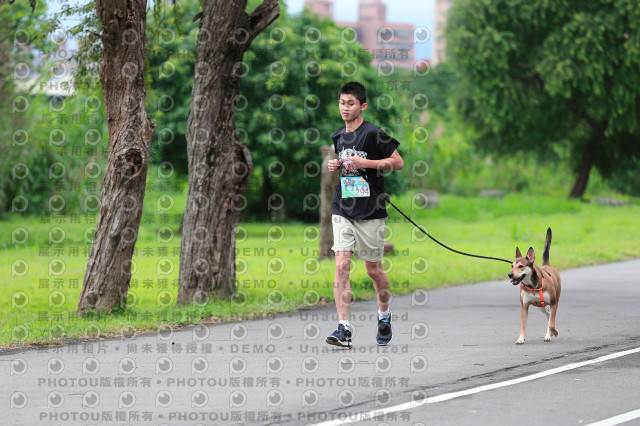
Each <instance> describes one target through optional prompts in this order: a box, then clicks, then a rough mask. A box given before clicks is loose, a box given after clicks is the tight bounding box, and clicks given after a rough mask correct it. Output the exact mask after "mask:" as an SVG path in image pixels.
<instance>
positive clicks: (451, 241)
mask: <svg viewBox="0 0 640 426" xmlns="http://www.w3.org/2000/svg"><path fill="white" fill-rule="evenodd" d="M162 194H165V192H161V191H159V190H157V189H156V190H153V191H148V192H147V195H146V197H145V207H144V214H143V219H142V225H141V228H140V232H139V236H138V241H137V245H136V250H137V252H136V254H135V255H134V258H133V260H134V262H135V267H134V270H135V272H134V273H133V276H132V278H133V280H132V285H131V288H130V296H129V299H128V301H129V303H130V307H128V308H127V309H126V310H125V311H123V312H120V313H118V314H114V315H110V316H104V317H97V318H77V317H76V316H75V311H76V306H77V299H78V296H79V294H80V290H81V286H82V278H83V274H84V268H85V263H86V261H87V257H88V252H89V250H90V243H89V242H88V241H87V240H85V232H89V233H90V230H89V231H87V229H89V228H91V227H92V226H94V225H95V221H96V219H97V215H96V217H94V218H91V217H85V216H84V215H80V216H61V217H52V218H51V221H50V223H43V220H42V217H27V218H25V217H19V216H17V215H13V216H7V217H6V218H5V220H3V221H1V222H0V230H1V231H2V232H1V235H2V240H1V241H0V256H1V257H0V276H1V277H2V286H3V295H4V296H3V297H2V298H0V347H10V346H20V345H27V344H57V343H60V342H62V341H63V340H62V339H64V338H81V337H86V336H116V335H121V334H127V333H130V332H131V330H133V329H135V332H136V333H139V332H141V331H149V330H155V329H157V328H158V327H163V326H165V325H168V326H170V327H176V326H179V325H181V324H185V323H196V322H212V321H228V320H238V319H246V318H252V317H254V316H264V315H268V314H269V313H273V312H290V311H294V310H296V309H298V308H300V307H302V306H305V305H318V304H323V303H329V304H331V303H332V300H333V291H332V284H331V283H332V279H333V268H334V265H333V261H332V260H323V261H320V262H318V261H317V260H316V259H317V250H318V241H317V240H316V239H315V236H316V235H317V226H316V225H314V224H301V223H278V224H273V223H262V224H261V223H241V224H240V226H239V230H238V243H237V246H238V247H237V262H238V276H237V278H238V290H239V293H238V295H237V297H236V298H234V299H232V300H212V301H210V302H209V303H208V304H206V305H204V306H190V307H182V308H177V307H175V298H176V294H177V284H178V267H179V257H178V255H179V250H180V235H179V234H178V233H177V231H178V229H179V226H180V216H179V214H180V212H181V210H182V209H183V207H184V204H185V201H186V193H185V192H184V191H182V192H177V193H173V192H171V193H169V194H170V196H171V197H172V198H173V201H174V203H173V207H172V208H171V209H169V210H167V211H165V212H163V211H161V210H159V209H158V204H157V201H158V199H159V198H160V197H161V196H162ZM394 202H396V204H397V205H398V206H399V207H401V208H402V209H403V210H405V211H406V212H407V213H408V214H409V216H411V217H412V218H413V219H414V220H416V222H418V223H419V224H420V225H421V226H424V227H425V228H426V229H427V230H428V232H430V233H431V234H432V235H433V236H434V237H436V238H438V239H440V240H441V241H442V242H444V243H445V244H448V245H450V246H452V247H454V248H456V249H458V250H462V251H466V252H471V253H476V254H482V255H487V256H496V257H502V258H506V259H512V258H513V256H514V253H515V247H516V246H520V248H521V249H523V251H524V250H526V249H527V248H528V247H529V246H533V247H534V249H536V250H537V255H538V257H540V256H541V254H542V253H541V249H542V245H543V242H544V235H545V231H546V229H547V227H551V228H552V229H553V244H552V247H551V263H552V264H553V265H554V266H556V267H558V268H559V269H565V268H568V267H574V266H580V265H590V264H596V263H602V262H611V261H616V260H621V259H629V258H635V257H640V244H638V242H639V241H640V228H639V227H638V226H637V223H638V219H640V206H639V205H638V202H637V201H635V203H634V205H632V206H627V207H619V208H611V207H604V206H599V205H592V204H588V203H584V202H580V201H575V200H574V201H570V200H566V199H564V198H558V197H538V196H536V197H527V196H524V195H508V196H506V197H505V199H503V200H496V199H479V198H460V197H455V196H441V197H440V206H439V207H438V208H436V209H433V210H426V209H421V208H414V207H412V205H413V204H414V203H413V202H412V198H411V195H404V196H401V197H398V198H396V199H395V200H394ZM160 213H166V216H161V215H160ZM389 213H390V218H389V222H388V225H389V229H388V233H387V235H388V239H389V240H390V241H391V242H393V243H394V245H395V252H394V253H393V254H391V255H389V256H387V257H385V260H384V266H385V268H386V269H387V271H388V273H389V277H390V279H391V291H392V293H394V294H403V293H408V292H411V291H412V290H413V289H416V288H435V287H442V286H447V285H453V284H459V283H468V282H477V281H484V280H494V279H505V290H504V291H512V289H511V288H510V286H508V285H507V280H506V274H507V273H508V271H509V265H506V264H504V263H499V262H493V261H486V260H480V259H472V258H468V257H463V256H459V255H456V254H453V253H451V252H449V251H446V250H444V249H442V248H441V247H439V246H437V245H436V244H435V243H433V242H432V241H430V240H428V239H425V237H424V236H423V235H422V234H420V233H419V232H417V231H415V230H414V229H413V227H412V226H411V225H410V224H408V223H406V221H405V220H404V219H403V218H402V217H401V216H400V215H399V214H398V213H397V212H395V211H394V210H393V209H391V208H390V209H389ZM57 226H58V227H60V228H62V229H63V230H64V231H65V233H66V237H65V239H64V241H62V242H61V243H60V244H50V243H49V233H50V229H51V228H53V227H57ZM163 226H167V227H169V228H170V229H171V230H172V231H173V233H174V236H173V239H172V240H171V241H169V242H166V243H162V242H159V241H158V232H157V230H158V229H159V228H161V227H163ZM16 228H25V229H26V230H28V233H29V238H28V241H27V242H25V243H22V244H12V233H13V232H14V229H16ZM18 236H20V235H18ZM20 259H23V260H25V261H26V262H28V265H29V266H28V271H27V272H26V273H25V274H24V275H21V276H14V275H15V274H14V268H13V266H12V265H13V264H14V262H16V261H19V260H20ZM56 259H60V260H61V261H63V262H64V264H65V270H64V272H63V273H61V274H60V275H54V274H53V272H55V271H53V270H51V268H52V266H51V265H52V262H53V263H55V262H57V260H56ZM166 259H169V260H170V261H171V262H173V265H174V267H173V271H172V272H171V273H169V274H167V275H163V274H160V273H159V272H158V263H159V262H160V261H166ZM427 265H428V267H427ZM53 266H54V269H55V265H53ZM352 271H353V272H352V286H353V288H354V293H355V297H356V298H357V299H368V298H371V297H373V296H374V292H373V288H372V284H371V280H370V279H369V278H368V276H367V275H366V272H365V268H364V263H363V262H361V261H356V262H355V265H354V268H353V269H352ZM22 293H24V294H22ZM24 295H26V296H27V297H28V303H27V304H26V305H24V306H22V305H21V304H20V303H18V305H15V303H14V302H21V301H22V300H21V297H22V296H24ZM62 298H64V301H62Z"/></svg>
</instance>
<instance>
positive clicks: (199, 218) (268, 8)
mask: <svg viewBox="0 0 640 426" xmlns="http://www.w3.org/2000/svg"><path fill="white" fill-rule="evenodd" d="M246 6H247V2H246V0H240V1H237V2H229V1H222V0H218V1H213V0H209V1H206V0H205V1H204V2H203V10H202V15H200V16H201V20H200V34H199V37H198V43H197V46H196V66H195V69H196V72H195V77H194V84H193V90H192V92H191V102H190V105H189V118H188V122H187V131H186V138H187V156H188V159H189V190H188V194H187V205H186V208H185V211H184V215H183V218H182V242H181V249H180V278H179V288H178V304H179V305H186V304H189V303H192V302H195V303H197V304H201V303H205V302H207V301H208V300H209V299H210V297H211V296H214V295H215V296H217V297H221V298H225V297H228V296H229V295H231V294H232V293H233V292H234V291H235V290H236V285H235V244H236V242H235V240H236V230H237V225H238V220H239V218H240V212H241V210H242V209H243V208H244V207H245V204H246V200H245V198H244V193H245V191H246V189H247V185H248V183H249V177H250V176H251V172H252V171H253V162H252V161H251V153H250V152H249V149H248V148H247V147H246V146H245V145H244V144H243V143H241V142H239V141H238V139H237V138H236V126H235V106H236V101H237V97H238V94H239V88H240V77H241V76H242V75H244V73H245V72H246V70H245V69H244V68H243V64H242V58H243V56H244V53H245V52H246V51H247V50H248V49H249V46H250V45H251V42H252V41H253V39H254V38H255V37H256V36H257V35H258V34H260V32H261V31H262V30H264V29H265V28H266V27H267V26H268V25H269V24H270V23H271V22H273V21H274V20H275V19H276V18H277V17H278V15H279V14H280V8H279V5H278V1H277V0H265V1H264V2H263V3H262V4H261V5H260V6H259V7H258V8H257V9H256V10H254V11H253V12H252V13H251V14H250V15H249V14H247V13H246Z"/></svg>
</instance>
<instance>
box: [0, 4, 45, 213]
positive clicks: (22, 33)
mask: <svg viewBox="0 0 640 426" xmlns="http://www.w3.org/2000/svg"><path fill="white" fill-rule="evenodd" d="M32 6H33V5H30V4H28V3H26V2H18V3H13V4H9V5H3V6H2V7H0V110H2V111H6V112H7V113H6V114H5V116H4V117H3V122H2V125H0V141H2V142H0V148H1V151H0V153H1V155H0V213H1V212H2V211H3V210H10V209H11V206H12V204H13V202H14V198H15V197H16V195H25V194H28V189H25V188H29V189H30V188H32V187H33V185H34V183H35V181H37V180H40V181H42V180H44V179H45V176H46V173H42V174H40V173H39V171H38V167H39V166H40V165H41V164H42V162H43V161H44V157H41V156H40V155H41V153H39V152H37V150H36V149H35V148H34V143H33V141H34V140H39V139H42V140H48V134H47V137H46V138H45V137H43V135H42V134H41V133H40V134H38V133H36V132H34V129H33V126H34V120H35V119H36V117H37V116H38V112H37V111H39V106H38V103H39V102H40V100H39V99H37V98H34V97H33V96H32V89H34V88H37V87H38V85H39V83H40V82H41V81H42V80H43V79H44V78H46V76H47V70H48V68H47V66H46V65H47V60H48V59H49V53H50V52H52V51H54V50H53V43H52V42H51V40H50V39H49V38H48V35H49V32H50V30H51V27H50V25H49V23H48V22H46V21H45V20H44V18H45V16H46V12H47V6H46V3H45V2H38V4H37V6H36V7H35V8H32ZM30 160H31V161H30ZM29 170H31V171H32V172H33V173H29ZM25 173H26V176H25V178H24V179H19V178H17V177H18V176H19V177H22V176H23V175H25ZM39 195H42V194H39ZM36 204H37V203H36ZM16 207H17V208H18V209H21V208H23V207H25V202H24V201H23V199H19V200H18V201H17V204H16ZM30 208H34V206H33V205H32V206H30Z"/></svg>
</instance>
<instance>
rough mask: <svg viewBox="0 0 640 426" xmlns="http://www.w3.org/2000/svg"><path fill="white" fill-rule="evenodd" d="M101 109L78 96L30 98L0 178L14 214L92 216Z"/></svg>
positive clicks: (102, 151) (101, 151)
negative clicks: (88, 214)
mask: <svg viewBox="0 0 640 426" xmlns="http://www.w3.org/2000/svg"><path fill="white" fill-rule="evenodd" d="M101 105H102V102H101V98H98V97H96V96H86V95H81V94H76V95H75V96H73V97H68V98H66V99H56V98H47V97H45V96H43V95H39V96H36V97H32V98H30V100H29V108H28V110H27V111H25V112H24V113H22V114H23V115H24V117H23V118H24V122H23V123H22V125H21V126H20V127H18V128H16V129H15V133H14V135H16V136H15V137H12V138H11V140H13V142H12V147H11V150H10V155H9V161H8V164H7V173H6V175H5V176H3V178H5V179H7V186H6V187H5V191H6V195H7V197H8V199H9V200H14V199H15V202H12V204H15V205H14V206H13V207H14V208H15V209H16V211H21V212H24V213H34V214H35V213H42V212H47V213H49V214H51V213H55V212H58V213H80V212H86V213H97V209H98V208H99V195H100V186H101V181H102V176H103V171H104V167H105V163H106V150H107V145H106V134H107V132H106V121H105V120H104V109H103V108H102V107H100V108H98V106H101ZM96 108H98V109H97V110H96ZM27 118H28V120H27ZM25 200H26V201H25ZM9 208H11V206H7V209H9Z"/></svg>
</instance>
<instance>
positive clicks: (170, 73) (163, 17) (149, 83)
mask: <svg viewBox="0 0 640 426" xmlns="http://www.w3.org/2000/svg"><path fill="white" fill-rule="evenodd" d="M200 10H201V6H200V4H199V2H198V1H185V2H181V3H180V4H174V5H173V6H169V5H168V3H167V2H164V1H158V2H154V7H153V9H152V13H148V14H147V38H146V46H145V51H146V55H145V82H146V89H147V99H146V105H147V114H149V117H150V119H151V121H153V122H155V123H156V124H157V126H158V127H157V128H156V132H155V134H154V139H153V143H152V144H151V161H152V162H153V163H156V164H157V163H161V162H166V163H169V164H170V166H169V165H168V164H167V166H168V167H173V169H174V170H175V171H176V172H177V173H178V174H179V175H181V176H183V177H184V176H186V175H187V172H188V170H187V140H186V137H185V134H186V130H187V118H188V116H189V100H190V98H191V89H192V87H193V76H194V64H195V44H196V43H195V42H196V39H197V37H198V22H193V21H192V18H193V17H194V16H195V15H196V14H197V13H198V12H199V11H200Z"/></svg>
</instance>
